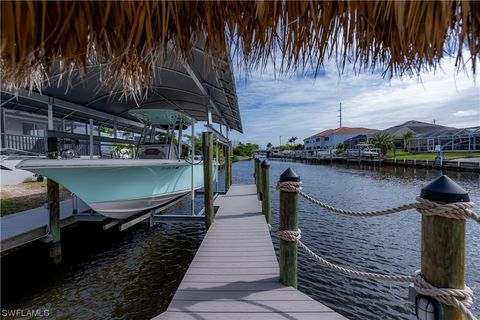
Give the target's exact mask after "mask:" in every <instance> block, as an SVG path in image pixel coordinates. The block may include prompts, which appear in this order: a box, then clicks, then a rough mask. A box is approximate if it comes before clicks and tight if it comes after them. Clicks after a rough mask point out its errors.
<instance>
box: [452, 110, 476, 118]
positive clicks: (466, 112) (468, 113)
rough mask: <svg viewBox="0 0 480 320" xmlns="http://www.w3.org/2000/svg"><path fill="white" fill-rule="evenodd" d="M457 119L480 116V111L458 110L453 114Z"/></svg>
mask: <svg viewBox="0 0 480 320" xmlns="http://www.w3.org/2000/svg"><path fill="white" fill-rule="evenodd" d="M453 115H454V116H455V117H472V116H478V115H480V109H477V110H475V109H471V110H458V111H457V112H455V113H454V114H453Z"/></svg>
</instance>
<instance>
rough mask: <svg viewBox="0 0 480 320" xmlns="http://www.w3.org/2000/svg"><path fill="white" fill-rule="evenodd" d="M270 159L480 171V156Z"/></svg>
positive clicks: (296, 157)
mask: <svg viewBox="0 0 480 320" xmlns="http://www.w3.org/2000/svg"><path fill="white" fill-rule="evenodd" d="M270 159H275V160H282V161H293V162H304V163H310V164H333V163H336V164H346V165H349V166H350V165H352V166H367V167H370V166H371V167H378V166H382V165H385V166H395V167H410V168H422V169H427V170H430V169H435V170H447V171H465V172H477V173H480V158H469V159H457V160H445V161H442V162H439V161H436V160H415V159H413V160H410V159H374V158H352V157H350V158H345V157H342V156H338V155H337V156H331V157H318V158H317V157H313V156H312V157H305V156H294V157H271V158H270Z"/></svg>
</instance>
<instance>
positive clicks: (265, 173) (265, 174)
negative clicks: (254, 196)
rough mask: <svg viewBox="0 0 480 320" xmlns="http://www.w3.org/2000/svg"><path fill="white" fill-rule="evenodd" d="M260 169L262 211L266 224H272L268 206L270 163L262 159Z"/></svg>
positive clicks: (270, 211)
mask: <svg viewBox="0 0 480 320" xmlns="http://www.w3.org/2000/svg"><path fill="white" fill-rule="evenodd" d="M260 167H261V169H262V187H263V190H262V212H263V215H264V216H265V221H266V222H267V224H268V225H271V224H272V210H271V208H270V164H269V163H268V161H267V160H263V161H262V163H261V164H260Z"/></svg>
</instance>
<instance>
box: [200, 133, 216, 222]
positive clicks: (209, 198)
mask: <svg viewBox="0 0 480 320" xmlns="http://www.w3.org/2000/svg"><path fill="white" fill-rule="evenodd" d="M202 147H203V188H204V191H205V192H204V197H205V228H206V229H207V230H208V228H209V227H210V226H211V225H212V223H213V221H214V219H215V216H214V214H215V213H214V211H213V174H212V173H213V172H212V158H213V148H212V147H213V134H212V133H211V132H203V133H202Z"/></svg>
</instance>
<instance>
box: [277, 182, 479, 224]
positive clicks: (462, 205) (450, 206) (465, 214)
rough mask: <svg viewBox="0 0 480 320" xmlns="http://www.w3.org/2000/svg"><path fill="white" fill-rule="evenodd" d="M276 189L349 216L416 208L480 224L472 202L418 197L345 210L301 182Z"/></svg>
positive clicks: (284, 184) (282, 183)
mask: <svg viewBox="0 0 480 320" xmlns="http://www.w3.org/2000/svg"><path fill="white" fill-rule="evenodd" d="M277 190H281V191H284V192H292V193H298V194H299V195H300V196H302V197H303V198H305V199H307V200H308V201H310V202H311V203H313V204H316V205H318V206H319V207H322V208H324V209H327V210H329V211H332V212H335V213H337V214H340V215H344V216H350V217H378V216H384V215H388V214H392V213H397V212H402V211H406V210H410V209H416V210H417V211H418V212H419V213H421V214H423V215H427V216H432V215H436V216H441V217H446V218H451V219H462V220H467V219H472V220H474V221H476V222H477V223H479V224H480V215H478V214H477V213H475V212H473V211H472V210H471V209H470V208H473V207H474V206H475V204H474V203H473V202H454V203H446V204H443V203H438V202H434V201H430V200H426V199H423V198H420V197H418V198H417V202H414V203H409V204H404V205H401V206H398V207H394V208H388V209H383V210H374V211H353V210H345V209H340V208H336V207H333V206H331V205H329V204H327V203H325V202H322V201H320V200H317V199H315V198H313V197H312V196H310V195H308V194H306V193H305V192H303V191H302V183H301V182H291V181H285V182H279V183H278V184H277Z"/></svg>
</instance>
